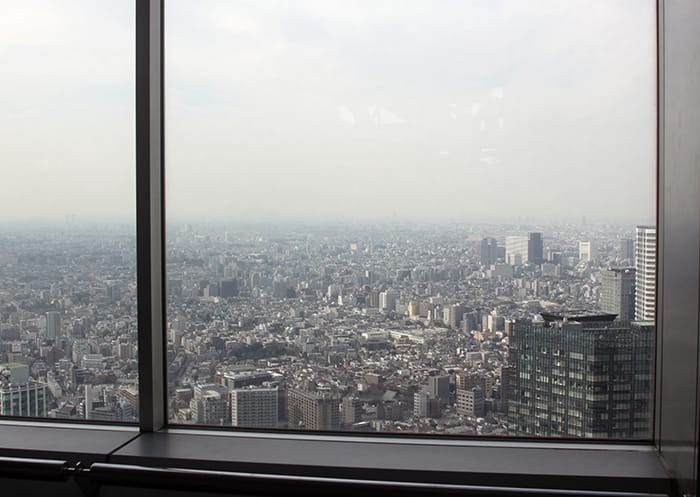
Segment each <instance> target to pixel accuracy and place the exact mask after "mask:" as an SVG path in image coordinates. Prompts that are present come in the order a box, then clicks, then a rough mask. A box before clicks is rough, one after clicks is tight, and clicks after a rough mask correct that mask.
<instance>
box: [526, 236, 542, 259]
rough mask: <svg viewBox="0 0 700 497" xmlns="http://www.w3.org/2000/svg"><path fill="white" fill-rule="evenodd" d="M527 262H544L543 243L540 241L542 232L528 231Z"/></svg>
mask: <svg viewBox="0 0 700 497" xmlns="http://www.w3.org/2000/svg"><path fill="white" fill-rule="evenodd" d="M527 262H529V263H530V264H542V263H543V262H544V245H543V243H542V233H528V235H527Z"/></svg>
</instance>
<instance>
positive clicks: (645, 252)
mask: <svg viewBox="0 0 700 497" xmlns="http://www.w3.org/2000/svg"><path fill="white" fill-rule="evenodd" d="M634 268H635V270H636V276H635V308H634V318H635V320H637V321H653V320H654V318H655V316H656V227H654V226H637V236H636V243H635V252H634Z"/></svg>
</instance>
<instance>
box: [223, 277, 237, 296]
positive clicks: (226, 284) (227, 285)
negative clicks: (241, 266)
mask: <svg viewBox="0 0 700 497" xmlns="http://www.w3.org/2000/svg"><path fill="white" fill-rule="evenodd" d="M219 294H220V295H221V296H222V297H226V298H231V297H237V296H238V280H235V279H230V280H221V282H220V283H219Z"/></svg>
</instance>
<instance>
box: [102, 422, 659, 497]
mask: <svg viewBox="0 0 700 497" xmlns="http://www.w3.org/2000/svg"><path fill="white" fill-rule="evenodd" d="M110 463H114V464H131V465H134V464H135V465H139V466H144V467H149V468H171V469H173V468H175V469H182V470H207V471H217V472H229V473H231V472H235V473H252V474H258V475H263V474H274V475H285V476H293V477H313V478H330V479H353V480H363V481H374V482H402V483H416V484H434V485H468V486H474V487H477V486H478V487H508V488H530V489H557V490H574V491H581V490H585V491H604V492H625V493H629V492H634V493H643V494H648V493H658V494H668V493H669V491H670V480H669V478H668V476H667V475H666V472H665V471H664V469H663V467H662V465H661V462H660V461H659V457H658V454H657V451H656V450H655V449H654V448H653V447H651V446H644V445H611V444H598V443H596V444H572V443H552V442H544V443H539V442H512V441H503V442H500V441H493V440H489V441H478V440H476V441H462V440H436V439H423V440H421V439H412V440H400V439H397V438H374V437H350V436H322V435H317V436H313V435H304V434H301V435H300V434H270V433H267V434H251V433H234V432H217V433H213V432H194V431H187V430H174V429H171V430H167V431H162V432H158V433H147V434H143V435H141V436H139V437H138V438H137V439H135V440H134V441H132V442H130V443H128V444H127V445H126V446H124V447H122V448H121V449H119V450H117V451H116V452H115V453H114V454H113V455H112V457H110Z"/></svg>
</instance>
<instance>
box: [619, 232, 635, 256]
mask: <svg viewBox="0 0 700 497" xmlns="http://www.w3.org/2000/svg"><path fill="white" fill-rule="evenodd" d="M620 259H623V260H630V261H631V260H634V240H633V239H632V238H623V239H622V240H620Z"/></svg>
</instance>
